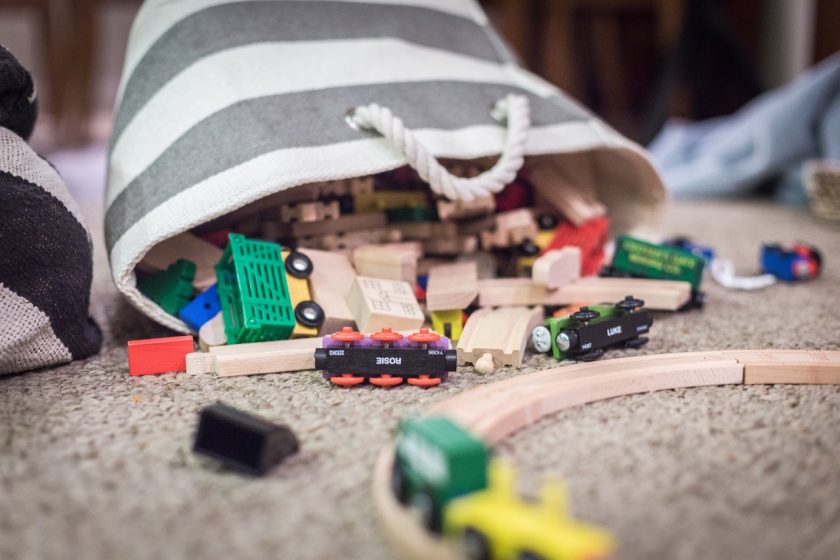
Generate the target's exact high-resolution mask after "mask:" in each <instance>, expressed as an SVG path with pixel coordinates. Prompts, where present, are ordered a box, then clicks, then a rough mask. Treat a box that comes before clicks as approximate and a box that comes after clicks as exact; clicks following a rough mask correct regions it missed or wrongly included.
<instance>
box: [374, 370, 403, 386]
mask: <svg viewBox="0 0 840 560" xmlns="http://www.w3.org/2000/svg"><path fill="white" fill-rule="evenodd" d="M368 381H370V382H371V383H372V384H373V385H376V386H378V387H394V386H396V385H399V384H400V383H402V382H403V378H402V377H399V376H393V375H391V374H390V373H383V374H382V375H380V376H378V377H371V378H370V379H368Z"/></svg>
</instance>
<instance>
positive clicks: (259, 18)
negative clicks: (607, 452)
mask: <svg viewBox="0 0 840 560" xmlns="http://www.w3.org/2000/svg"><path fill="white" fill-rule="evenodd" d="M486 156H498V160H497V161H496V163H495V164H494V165H493V166H492V167H491V168H490V169H488V170H487V171H486V172H484V173H482V174H481V175H479V176H476V177H472V178H460V177H455V176H453V175H451V174H450V173H449V172H447V171H446V169H445V168H444V167H442V166H441V165H440V164H439V163H438V159H439V158H452V159H463V160H469V159H472V158H478V157H486ZM546 158H548V159H549V160H550V161H552V164H553V165H556V166H559V167H561V168H562V167H564V166H566V167H568V168H570V169H571V168H577V169H580V168H583V169H585V171H586V172H585V173H582V174H580V177H578V178H576V183H581V187H582V188H588V189H594V190H596V191H597V193H598V197H599V200H601V201H602V202H603V203H604V204H606V206H607V207H608V208H609V211H610V220H611V221H612V223H613V224H614V226H615V227H616V228H617V229H620V230H626V229H629V228H631V227H634V226H638V225H640V224H648V223H650V222H651V221H652V220H653V219H654V214H655V210H656V208H657V207H658V206H659V205H660V203H661V201H662V200H663V198H664V189H663V187H662V184H661V181H660V179H659V176H658V174H657V172H656V171H655V169H654V168H653V167H652V165H651V164H650V163H649V161H648V159H647V156H646V155H645V153H644V151H643V150H642V149H641V148H640V147H639V146H637V145H636V144H634V143H632V142H630V141H628V140H627V139H625V138H624V137H622V136H621V135H620V134H618V133H617V132H615V131H614V130H612V129H611V128H609V127H608V126H606V125H605V124H604V123H602V122H601V121H600V120H598V119H597V118H596V117H595V116H593V115H592V114H591V113H589V112H588V111H587V110H586V109H585V108H583V107H581V106H580V105H579V104H578V103H576V102H575V101H573V100H572V99H570V98H569V97H567V96H566V95H564V94H563V93H562V92H561V91H559V90H558V89H557V88H555V87H554V86H552V85H550V84H548V83H546V82H545V81H543V80H541V79H540V78H538V77H536V76H534V75H533V74H530V73H528V72H527V71H525V70H523V69H522V68H521V67H520V66H518V64H517V62H516V61H515V59H514V57H513V56H512V55H511V53H510V51H509V50H508V49H507V47H506V46H505V45H504V43H503V42H502V41H501V40H500V38H499V37H498V35H497V34H496V33H495V31H494V30H493V29H492V28H491V27H490V25H489V23H488V21H487V18H486V16H485V14H484V13H483V12H482V10H481V8H480V7H479V6H478V4H477V3H476V2H474V1H473V0H367V1H365V2H357V1H352V0H237V1H232V0H147V1H146V3H145V4H144V5H143V7H142V8H141V10H140V13H139V14H138V16H137V19H136V21H135V23H134V26H133V29H132V31H131V35H130V38H129V42H128V50H127V54H126V60H125V69H124V74H123V79H122V83H121V86H120V92H119V98H118V110H117V113H116V120H115V125H114V131H113V138H112V146H111V154H110V165H109V171H108V189H107V195H106V207H107V213H106V218H105V220H106V223H105V229H106V238H107V239H106V240H107V246H108V250H109V252H110V260H111V267H112V273H113V277H114V279H115V281H116V284H117V286H118V288H119V289H120V291H122V292H123V293H124V294H125V295H126V296H127V297H128V299H129V300H130V301H131V302H132V303H133V304H134V305H135V306H136V307H138V308H139V309H141V310H142V311H144V312H145V313H146V314H148V315H149V316H151V317H153V318H155V319H156V320H158V321H160V322H161V323H163V324H165V325H168V326H169V327H172V328H174V329H176V330H181V331H185V332H186V330H187V329H186V326H185V325H184V324H183V323H181V322H180V321H179V320H178V319H177V318H175V317H174V316H172V315H169V314H167V313H165V312H164V311H163V310H162V309H161V308H159V307H158V306H157V305H155V304H154V303H153V302H151V301H150V300H149V299H147V298H145V297H144V296H143V295H142V294H141V293H140V292H139V291H138V290H137V287H136V276H135V270H134V269H135V267H136V265H137V263H138V262H140V260H141V259H142V258H143V256H144V255H145V254H146V253H147V252H148V251H149V250H150V249H152V248H153V247H154V246H156V245H157V244H159V243H160V242H161V241H163V240H165V239H168V238H170V237H172V236H174V235H176V234H178V233H180V232H184V231H187V230H190V229H192V228H194V227H196V226H198V225H200V224H203V223H206V222H208V221H211V220H213V219H215V218H217V217H219V216H223V215H226V214H229V213H230V212H232V211H234V210H236V209H238V208H241V207H242V206H245V205H247V204H249V203H252V202H254V201H257V200H260V199H262V198H264V197H266V196H268V195H271V194H273V193H277V192H279V191H283V190H285V189H291V188H295V187H298V186H300V185H304V184H307V183H313V182H319V181H327V180H333V179H344V178H354V177H365V176H369V175H372V174H376V173H380V172H383V171H387V170H391V169H395V168H398V167H401V166H404V165H406V164H409V165H411V166H412V167H414V168H415V169H416V170H417V172H418V173H419V175H420V176H421V177H422V178H423V179H424V180H425V181H426V182H427V183H428V186H429V188H431V189H432V190H433V191H434V192H435V193H438V194H440V195H441V196H444V197H447V198H450V199H463V200H471V199H473V198H475V197H481V196H487V195H489V194H493V193H494V192H498V190H500V189H501V188H502V187H503V186H504V185H505V184H506V183H508V182H510V181H511V180H512V179H513V178H514V177H515V176H516V173H517V172H518V171H519V169H520V168H521V167H523V165H524V166H526V167H527V166H528V165H529V162H531V161H534V160H536V159H543V160H544V159H546ZM583 183H589V184H583Z"/></svg>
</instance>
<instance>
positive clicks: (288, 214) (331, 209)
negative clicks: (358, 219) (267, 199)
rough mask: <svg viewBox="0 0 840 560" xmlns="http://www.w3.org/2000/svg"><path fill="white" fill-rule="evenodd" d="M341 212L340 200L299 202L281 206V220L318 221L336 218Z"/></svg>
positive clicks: (284, 221) (285, 221)
mask: <svg viewBox="0 0 840 560" xmlns="http://www.w3.org/2000/svg"><path fill="white" fill-rule="evenodd" d="M339 214H340V211H339V207H338V201H337V200H333V201H330V202H321V201H317V202H298V203H296V204H284V205H282V206H281V207H280V221H281V222H283V223H289V222H317V221H321V220H327V219H331V220H335V219H337V218H338V216H339Z"/></svg>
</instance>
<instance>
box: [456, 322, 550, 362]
mask: <svg viewBox="0 0 840 560" xmlns="http://www.w3.org/2000/svg"><path fill="white" fill-rule="evenodd" d="M542 321H543V310H542V308H541V307H533V308H528V307H500V308H499V309H488V308H484V309H479V310H477V311H475V312H474V313H473V314H472V315H470V317H469V319H467V324H466V325H464V330H463V331H462V332H461V338H459V339H458V363H459V364H465V363H472V364H474V363H475V362H476V360H478V359H479V358H480V357H481V356H483V355H484V354H490V355H491V356H492V357H493V361H494V362H496V363H497V364H502V365H509V366H514V367H519V366H521V365H522V359H523V358H524V356H525V347H526V346H527V344H528V337H529V335H530V334H531V330H533V328H534V327H536V326H537V325H539V324H540V323H542Z"/></svg>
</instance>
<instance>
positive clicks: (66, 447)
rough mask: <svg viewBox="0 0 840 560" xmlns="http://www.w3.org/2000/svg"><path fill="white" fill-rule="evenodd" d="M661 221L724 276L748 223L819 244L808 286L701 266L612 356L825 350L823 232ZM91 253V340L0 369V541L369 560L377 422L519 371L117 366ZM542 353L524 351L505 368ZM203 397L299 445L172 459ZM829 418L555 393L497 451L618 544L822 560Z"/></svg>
mask: <svg viewBox="0 0 840 560" xmlns="http://www.w3.org/2000/svg"><path fill="white" fill-rule="evenodd" d="M666 230H667V231H668V232H670V233H687V234H691V235H692V236H694V237H695V238H696V239H697V240H698V241H703V242H706V243H708V244H712V245H714V246H715V247H716V248H717V249H718V252H719V254H720V255H721V256H724V257H729V258H733V259H735V261H736V263H738V265H739V267H740V272H742V273H745V274H747V273H752V272H754V271H755V267H756V266H757V264H756V260H757V254H758V246H759V243H760V242H761V241H762V240H786V239H803V240H807V241H810V242H812V243H814V244H816V245H817V246H819V247H821V248H822V249H823V251H824V253H825V254H826V256H827V257H828V259H827V261H828V262H827V265H826V268H825V274H824V275H823V277H822V278H821V279H819V280H818V281H815V282H813V283H811V284H808V285H799V286H788V285H777V286H774V287H771V288H769V289H767V290H765V291H762V292H754V293H735V292H727V291H724V290H722V289H720V288H718V287H717V286H715V285H713V284H712V282H711V281H707V288H708V292H709V303H708V305H707V308H706V309H705V310H704V311H702V312H691V313H686V314H676V315H673V314H670V315H669V314H658V315H657V317H656V321H657V322H656V324H655V325H654V328H653V332H652V335H651V343H650V344H649V345H648V346H647V347H646V348H644V349H643V350H641V351H639V352H634V354H638V353H661V352H672V351H689V350H704V349H721V348H739V347H751V348H759V347H780V348H782V347H784V348H818V349H834V350H837V349H840V285H839V284H838V280H840V264H839V263H840V261H838V257H840V251H838V248H840V232H838V231H837V230H829V229H827V228H825V227H822V226H819V225H817V224H815V223H814V222H813V221H812V220H811V219H810V217H809V216H808V215H807V214H806V213H805V212H804V211H799V210H791V209H784V208H779V207H775V206H771V205H768V204H764V203H752V204H746V203H725V204H724V203H695V204H691V205H688V204H686V205H680V206H676V207H673V208H671V209H670V210H669V212H668V214H667V217H666ZM100 249H101V244H100ZM97 267H98V270H97V278H96V281H95V286H94V305H95V314H96V317H97V319H98V320H99V321H100V324H101V325H102V326H103V327H104V330H105V332H106V346H105V348H104V349H103V351H102V353H101V354H100V355H99V356H98V357H96V358H94V359H91V360H88V361H86V362H82V363H75V364H71V365H68V366H65V367H59V368H55V369H51V370H45V371H38V372H31V373H27V374H22V375H15V376H9V377H5V378H2V379H0V484H2V496H0V558H3V559H9V560H11V559H17V558H38V559H42V558H43V559H92V560H98V559H115V558H119V559H155V560H159V559H173V558H174V559H181V558H184V559H187V558H189V559H204V558H231V559H232V558H237V559H251V558H253V559H259V560H265V559H267V558H323V559H327V558H330V559H331V558H364V559H372V558H389V557H390V553H389V551H388V549H387V547H386V545H385V544H384V542H383V540H382V537H381V536H380V531H379V528H378V524H377V520H376V517H375V513H374V510H373V506H372V503H371V499H370V493H369V483H370V472H371V466H372V464H373V461H374V459H375V457H376V454H377V452H378V451H379V449H380V448H381V447H382V446H383V445H384V444H385V443H386V442H387V441H388V439H389V437H390V435H391V432H392V430H393V428H394V426H395V424H396V422H397V419H398V418H400V417H401V416H404V415H407V414H414V413H419V412H421V411H423V410H424V409H425V408H426V407H427V406H429V405H430V404H431V403H433V402H436V401H438V400H440V399H443V398H446V397H447V396H449V395H452V394H454V393H457V392H459V391H462V390H464V389H466V388H468V387H470V386H473V385H476V384H480V383H485V382H490V381H493V380H496V379H501V378H503V377H506V376H510V375H514V374H515V373H519V372H512V371H505V370H502V371H500V372H497V373H496V374H494V375H493V376H492V378H490V377H488V378H482V377H481V376H478V375H476V374H475V373H473V372H472V371H471V370H469V369H465V370H464V371H462V372H459V373H458V374H456V375H454V376H453V377H452V382H451V383H448V384H446V385H444V386H443V387H441V388H439V389H434V390H429V391H422V390H418V389H415V388H411V387H400V388H398V389H395V390H388V391H386V390H381V389H369V388H361V389H354V390H352V391H346V390H340V389H336V388H333V387H331V386H329V385H327V384H326V383H325V382H324V381H323V380H322V379H321V378H320V376H318V375H316V374H313V373H299V374H288V375H268V376H255V377H249V378H233V379H216V378H214V377H210V376H207V377H204V376H201V377H198V376H188V375H186V374H180V375H163V376H147V377H141V378H129V376H128V374H127V368H126V351H125V342H126V340H127V339H129V338H146V337H152V336H159V335H166V334H167V333H166V332H165V331H164V330H163V329H162V328H160V327H157V326H156V325H154V324H153V323H152V322H150V321H149V320H147V319H145V318H143V317H141V316H140V315H139V314H137V313H136V312H134V311H133V310H132V309H131V308H129V307H128V306H127V305H126V304H125V303H124V302H123V301H122V300H121V299H120V298H119V296H118V295H117V294H116V293H115V290H114V289H113V287H112V285H111V281H110V278H109V276H108V274H107V271H106V267H107V263H106V261H105V259H104V255H102V252H101V251H100V253H99V255H98V262H97ZM623 355H625V352H620V351H615V352H612V353H611V354H610V355H609V356H608V358H614V357H620V356H623ZM550 365H552V364H551V362H550V361H549V360H547V359H545V358H542V357H539V358H537V357H534V358H531V359H530V360H529V362H528V367H527V368H525V370H523V371H531V370H533V369H535V368H542V367H548V366H550ZM217 400H222V401H224V402H226V403H229V404H231V405H233V406H236V407H240V408H242V409H245V410H248V411H252V412H256V413H259V414H262V415H264V416H265V417H267V418H269V419H272V420H276V421H281V422H284V423H287V424H288V425H290V426H291V427H292V428H293V429H294V430H295V431H296V432H297V434H298V436H299V437H300V439H301V441H302V446H303V447H302V451H301V452H300V453H299V454H298V455H297V456H295V457H293V458H291V459H290V460H289V461H288V462H286V463H284V464H283V465H282V466H281V467H280V468H279V469H277V470H276V471H274V472H273V473H272V474H271V475H270V476H268V477H266V478H263V479H248V478H242V477H240V476H237V475H233V474H228V473H225V472H222V471H220V470H218V469H217V468H216V467H215V465H213V464H212V463H210V462H208V461H205V460H202V459H200V458H198V457H196V456H194V455H193V454H192V453H191V451H190V448H191V444H192V437H193V433H194V430H195V423H196V419H197V414H196V413H197V411H198V409H199V408H200V407H202V406H204V405H206V404H209V403H212V402H215V401H217ZM838 419H840V388H838V387H834V386H823V387H817V386H803V387H795V386H773V387H771V386H758V387H727V388H704V389H692V390H684V391H683V390H680V391H668V392H663V393H657V394H651V395H640V396H635V397H629V398H621V399H614V400H611V401H606V402H602V403H597V404H593V405H590V406H587V407H582V408H578V409H573V410H569V411H566V412H564V413H562V414H560V415H558V416H555V417H552V418H549V419H546V420H544V421H542V422H540V423H539V424H538V425H535V426H533V427H532V428H530V429H528V430H525V431H523V432H521V433H519V434H517V435H515V436H513V437H512V438H510V439H509V440H508V441H506V442H505V443H504V445H502V446H501V447H500V449H499V452H500V453H501V454H504V455H509V456H513V457H515V458H516V461H517V463H518V464H519V465H520V471H521V474H522V479H523V480H522V485H523V488H525V489H526V490H527V491H529V492H533V491H534V489H535V487H536V484H537V483H538V482H539V480H540V478H541V477H542V476H543V475H545V474H547V473H550V472H555V473H559V474H561V475H562V476H563V477H564V478H565V479H566V481H567V482H568V485H569V487H570V490H571V497H572V500H573V502H574V507H575V510H576V512H577V513H578V514H579V515H580V516H582V517H584V518H586V519H589V520H592V521H596V522H599V523H603V524H604V525H606V526H608V527H610V528H612V529H613V530H614V531H615V532H616V533H617V536H618V538H619V540H620V542H621V549H620V554H619V557H620V558H628V559H650V558H669V559H682V558H684V559H694V558H718V559H722V558H725V559H729V558H737V559H750V558H756V559H758V558H761V559H776V558H778V559H781V558H794V557H796V558H809V559H817V558H820V559H827V560H829V559H831V560H833V559H836V558H838V556H840V553H838V551H839V550H840V430H838V426H837V423H838Z"/></svg>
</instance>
